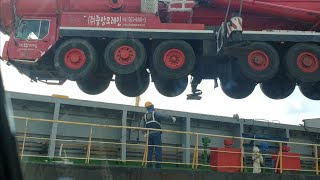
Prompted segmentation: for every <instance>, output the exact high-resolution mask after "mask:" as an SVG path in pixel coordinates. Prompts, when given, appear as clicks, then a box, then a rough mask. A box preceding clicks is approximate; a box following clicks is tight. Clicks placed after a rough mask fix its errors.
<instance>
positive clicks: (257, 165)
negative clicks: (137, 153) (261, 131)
mask: <svg viewBox="0 0 320 180" xmlns="http://www.w3.org/2000/svg"><path fill="white" fill-rule="evenodd" d="M252 161H253V173H261V165H262V164H263V157H262V155H261V154H260V150H259V148H258V147H257V146H254V147H253V153H252Z"/></svg>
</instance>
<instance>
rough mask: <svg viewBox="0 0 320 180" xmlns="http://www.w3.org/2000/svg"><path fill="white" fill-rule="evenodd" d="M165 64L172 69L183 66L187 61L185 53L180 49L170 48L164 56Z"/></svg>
mask: <svg viewBox="0 0 320 180" xmlns="http://www.w3.org/2000/svg"><path fill="white" fill-rule="evenodd" d="M163 61H164V64H165V65H166V66H167V67H168V68H170V69H179V68H181V67H182V66H183V65H184V63H185V61H186V58H185V55H184V53H183V52H182V51H181V50H179V49H169V50H168V51H167V52H166V53H165V54H164V57H163Z"/></svg>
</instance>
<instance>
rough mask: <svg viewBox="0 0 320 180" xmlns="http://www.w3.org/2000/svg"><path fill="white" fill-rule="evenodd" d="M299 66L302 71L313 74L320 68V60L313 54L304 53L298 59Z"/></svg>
mask: <svg viewBox="0 0 320 180" xmlns="http://www.w3.org/2000/svg"><path fill="white" fill-rule="evenodd" d="M297 65H298V67H299V69H300V70H301V71H303V72H307V73H313V72H315V71H316V70H317V69H318V68H319V59H318V58H317V57H316V56H315V55H314V54H312V53H307V52H303V53H301V54H300V55H299V56H298V58H297Z"/></svg>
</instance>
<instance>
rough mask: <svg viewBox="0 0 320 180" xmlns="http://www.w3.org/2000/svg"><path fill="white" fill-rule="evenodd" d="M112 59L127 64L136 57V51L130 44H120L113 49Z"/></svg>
mask: <svg viewBox="0 0 320 180" xmlns="http://www.w3.org/2000/svg"><path fill="white" fill-rule="evenodd" d="M114 59H115V61H116V62H117V63H118V64H120V65H129V64H131V63H132V62H133V61H134V60H135V59H136V51H135V50H134V49H133V47H131V46H121V47H119V48H118V49H117V50H116V51H115V53H114Z"/></svg>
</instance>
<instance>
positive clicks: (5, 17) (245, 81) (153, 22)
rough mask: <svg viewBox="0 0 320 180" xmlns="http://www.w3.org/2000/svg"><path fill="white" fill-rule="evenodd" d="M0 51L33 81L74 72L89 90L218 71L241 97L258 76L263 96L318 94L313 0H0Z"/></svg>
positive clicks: (175, 87) (130, 91) (163, 86)
mask: <svg viewBox="0 0 320 180" xmlns="http://www.w3.org/2000/svg"><path fill="white" fill-rule="evenodd" d="M0 30H1V32H3V33H5V34H7V35H9V36H10V39H9V41H7V42H6V43H5V46H4V49H3V55H2V59H3V60H4V61H6V62H7V63H8V64H9V65H13V66H14V67H16V68H17V69H18V70H19V71H20V72H21V73H23V74H25V75H27V76H28V77H30V78H31V79H32V80H33V81H42V82H46V83H51V82H52V81H56V82H57V83H58V84H62V83H63V82H65V81H66V80H72V81H77V84H78V86H79V88H80V89H81V90H82V91H83V92H85V93H88V94H99V93H102V92H103V91H104V90H106V89H107V88H108V86H109V84H110V81H111V80H112V77H113V75H115V84H116V87H117V88H118V90H119V91H120V92H121V93H122V94H123V95H125V96H129V97H134V96H139V95H141V94H142V93H144V92H145V91H146V90H147V88H148V85H149V83H150V74H151V77H152V81H153V82H154V84H155V87H156V89H157V90H158V92H159V93H161V94H162V95H164V96H168V97H174V96H177V95H180V94H181V93H182V92H183V91H184V90H185V89H186V87H187V84H188V76H189V75H191V76H192V77H193V78H192V82H191V86H192V94H191V95H189V96H188V97H189V98H191V99H199V97H200V96H199V95H200V94H201V91H200V90H198V89H197V85H198V84H199V83H200V82H201V80H202V79H214V80H215V82H217V79H220V85H221V88H222V90H223V91H224V93H225V94H226V95H228V96H229V97H231V98H235V99H241V98H245V97H247V96H249V95H250V94H251V93H252V92H253V90H254V88H255V86H256V85H257V84H258V83H260V87H261V90H262V92H263V93H264V94H265V95H266V96H268V97H269V98H272V99H283V98H286V97H288V96H289V95H290V94H291V93H292V92H293V91H294V89H295V87H296V85H298V86H299V88H300V91H301V92H302V94H303V95H304V96H306V97H307V98H309V99H313V100H320V68H319V66H320V61H319V59H320V48H319V42H320V33H318V31H319V30H320V2H319V1H318V0H308V1H306V0H81V1H79V0H32V1H30V0H0Z"/></svg>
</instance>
